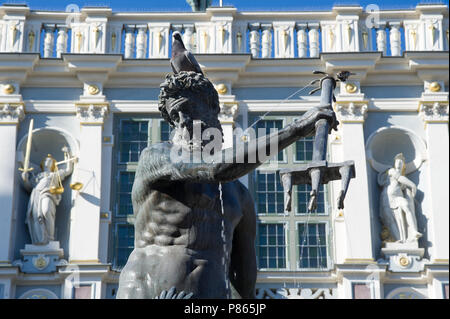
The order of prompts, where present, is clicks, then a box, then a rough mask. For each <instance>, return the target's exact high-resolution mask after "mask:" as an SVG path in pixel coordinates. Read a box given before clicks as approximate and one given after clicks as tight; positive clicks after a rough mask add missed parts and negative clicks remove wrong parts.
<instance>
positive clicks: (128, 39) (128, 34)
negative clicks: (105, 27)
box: [124, 25, 136, 59]
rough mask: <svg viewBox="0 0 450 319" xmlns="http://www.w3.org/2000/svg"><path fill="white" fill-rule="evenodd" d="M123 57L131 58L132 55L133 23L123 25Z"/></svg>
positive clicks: (133, 42)
mask: <svg viewBox="0 0 450 319" xmlns="http://www.w3.org/2000/svg"><path fill="white" fill-rule="evenodd" d="M124 28H125V52H124V57H125V59H132V58H133V56H134V44H135V41H134V38H135V36H134V33H135V29H136V27H135V26H134V25H125V27H124Z"/></svg>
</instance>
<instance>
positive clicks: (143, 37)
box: [136, 24, 147, 59]
mask: <svg viewBox="0 0 450 319" xmlns="http://www.w3.org/2000/svg"><path fill="white" fill-rule="evenodd" d="M136 28H137V36H136V59H145V57H146V55H147V25H145V24H144V25H138V26H136Z"/></svg>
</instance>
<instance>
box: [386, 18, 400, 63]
mask: <svg viewBox="0 0 450 319" xmlns="http://www.w3.org/2000/svg"><path fill="white" fill-rule="evenodd" d="M389 25H390V26H391V32H390V34H389V40H390V44H391V55H392V56H400V55H401V51H402V50H401V49H402V48H401V35H400V30H399V28H400V22H396V23H395V22H390V23H389Z"/></svg>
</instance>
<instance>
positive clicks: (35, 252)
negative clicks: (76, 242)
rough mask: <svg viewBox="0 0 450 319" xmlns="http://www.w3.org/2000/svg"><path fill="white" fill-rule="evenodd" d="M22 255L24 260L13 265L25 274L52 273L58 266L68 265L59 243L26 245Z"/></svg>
mask: <svg viewBox="0 0 450 319" xmlns="http://www.w3.org/2000/svg"><path fill="white" fill-rule="evenodd" d="M20 255H21V256H22V259H21V260H16V261H15V262H14V263H13V264H14V265H18V266H19V267H20V270H21V271H22V272H24V273H51V272H55V271H56V266H61V265H65V264H67V261H66V260H64V259H62V258H63V256H64V250H63V249H62V248H60V247H59V241H50V242H49V243H48V244H46V245H25V249H21V250H20Z"/></svg>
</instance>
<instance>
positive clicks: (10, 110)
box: [0, 102, 24, 265]
mask: <svg viewBox="0 0 450 319" xmlns="http://www.w3.org/2000/svg"><path fill="white" fill-rule="evenodd" d="M23 118H24V106H23V104H21V103H2V102H0V136H1V138H0V149H1V150H2V151H1V152H2V155H1V156H0V181H1V183H0V194H1V196H0V207H1V209H0V221H1V222H0V265H1V264H10V263H11V260H12V257H13V256H12V251H13V247H12V222H13V217H14V188H15V183H16V170H17V168H16V160H15V155H16V139H17V126H18V124H19V122H20V121H21V120H22V119H23Z"/></svg>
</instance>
